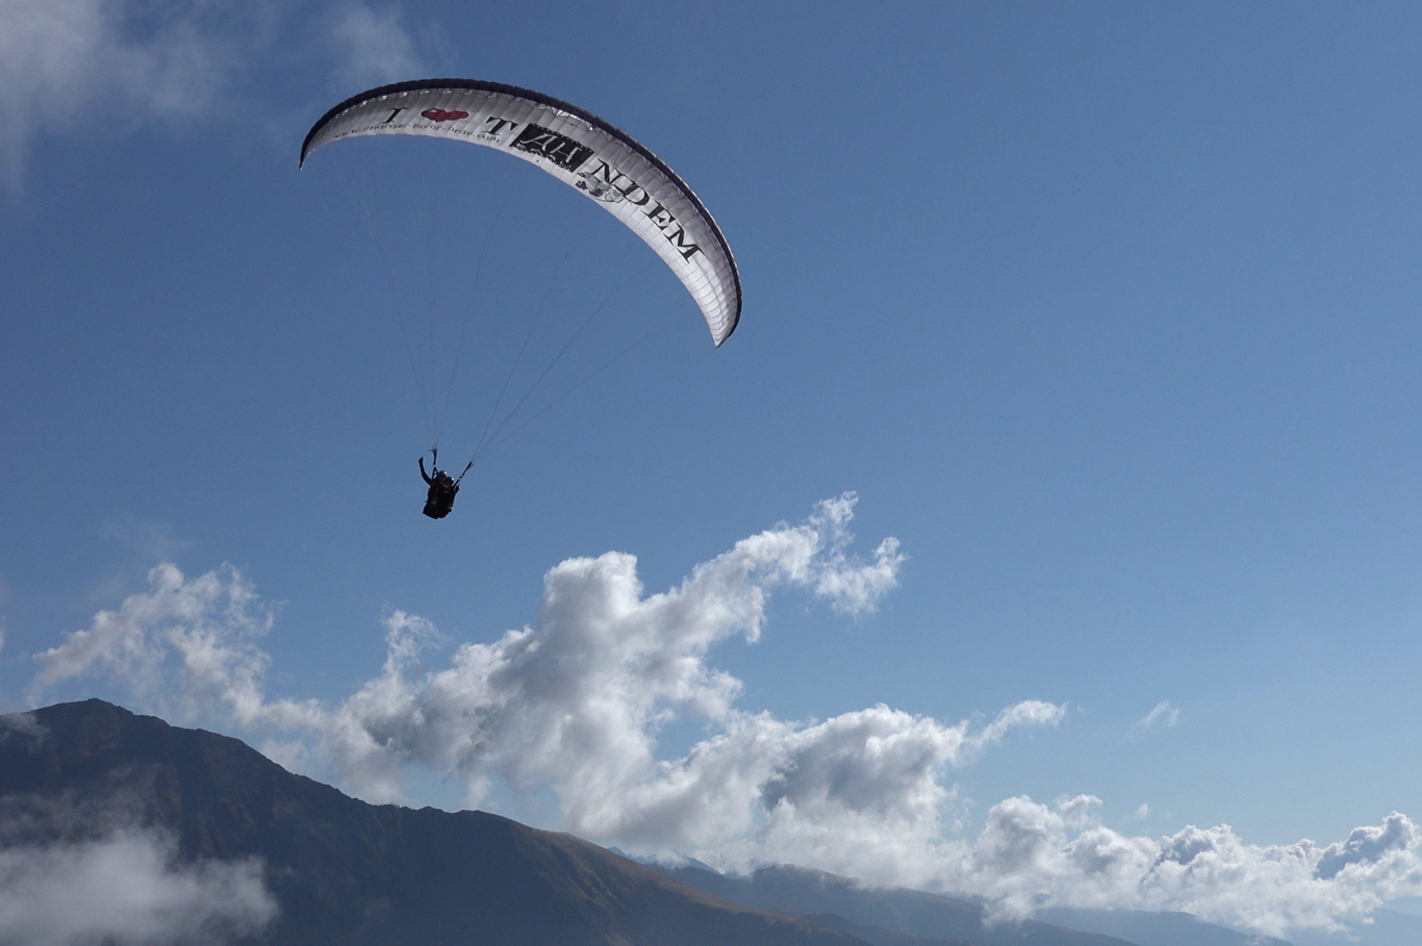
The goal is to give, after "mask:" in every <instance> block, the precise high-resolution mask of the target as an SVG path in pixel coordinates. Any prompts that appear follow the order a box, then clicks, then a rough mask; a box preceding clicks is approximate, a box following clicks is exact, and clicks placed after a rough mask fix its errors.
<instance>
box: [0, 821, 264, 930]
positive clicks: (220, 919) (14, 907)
mask: <svg viewBox="0 0 1422 946" xmlns="http://www.w3.org/2000/svg"><path fill="white" fill-rule="evenodd" d="M276 909H277V908H276V902H275V900H274V899H273V898H272V896H271V894H270V893H268V891H267V889H266V886H265V884H264V883H263V880H262V872H261V868H260V866H259V865H258V864H257V863H256V862H254V861H240V862H236V863H221V862H216V861H208V862H199V863H197V864H194V865H187V866H184V865H180V864H178V863H177V862H176V861H175V859H174V856H173V851H172V846H171V845H170V844H168V843H166V842H165V841H163V840H162V839H161V838H158V837H156V836H153V835H150V834H144V833H140V832H133V831H129V832H121V833H119V834H116V835H113V836H112V837H109V838H107V839H105V840H101V841H91V842H86V843H74V844H60V845H55V846H51V847H8V848H4V849H0V942H4V943H27V944H31V946H70V944H76V946H77V944H82V943H99V942H103V943H115V944H123V946H128V944H153V946H157V944H165V943H215V942H225V941H227V940H228V939H230V938H232V937H235V936H240V935H244V934H250V933H254V932H256V931H258V930H260V929H261V928H262V927H263V926H265V925H266V924H267V923H268V922H269V921H270V920H271V919H272V918H273V917H274V916H275V915H276Z"/></svg>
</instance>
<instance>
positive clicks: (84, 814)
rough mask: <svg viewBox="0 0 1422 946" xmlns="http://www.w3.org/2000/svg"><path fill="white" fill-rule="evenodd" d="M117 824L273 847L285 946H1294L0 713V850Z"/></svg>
mask: <svg viewBox="0 0 1422 946" xmlns="http://www.w3.org/2000/svg"><path fill="white" fill-rule="evenodd" d="M95 812H102V813H104V814H103V815H102V816H101V817H98V816H95V814H94V813H95ZM120 828H139V829H144V830H156V831H160V832H163V833H164V834H166V836H168V837H170V838H172V839H173V840H174V841H175V844H176V851H177V857H178V859H179V860H180V861H181V862H183V863H188V864H205V863H212V862H235V861H238V860H241V859H244V858H254V857H255V858H260V860H261V863H262V865H263V876H264V878H265V882H266V884H267V887H268V889H269V891H270V893H271V894H272V896H273V897H274V898H275V900H276V903H277V905H278V908H279V909H278V913H277V915H276V917H275V919H273V920H272V921H271V922H270V923H269V924H268V925H267V926H266V928H265V929H263V930H262V931H261V932H260V933H259V934H256V935H255V936H249V937H248V938H247V939H245V940H242V941H243V942H251V943H263V944H272V946H285V944H293V946H294V944H303V946H306V944H310V946H319V944H326V943H330V944H336V943H340V944H372V946H374V944H380V946H384V944H392V946H394V944H406V943H409V944H421V946H424V944H459V943H471V944H472V943H478V944H500V943H510V944H515V943H516V944H557V946H577V944H616V946H632V944H668V946H682V944H687V946H695V944H706V946H711V944H744V946H762V944H764V946H779V944H787V946H788V944H795V946H830V944H833V946H865V944H872V946H1249V944H1253V946H1264V944H1265V943H1266V942H1267V943H1268V946H1288V944H1284V943H1282V942H1281V941H1279V940H1273V941H1264V940H1258V939H1254V940H1251V939H1250V938H1249V937H1246V936H1244V935H1242V934H1240V933H1236V932H1234V931H1232V930H1226V929H1224V928H1223V927H1218V926H1211V925H1210V924H1206V923H1201V922H1199V921H1197V920H1195V919H1194V918H1192V917H1189V916H1186V915H1184V914H1137V913H1130V912H1115V913H1104V912H1100V911H1055V912H1052V913H1050V914H1048V915H1047V916H1046V918H1047V919H1048V920H1050V922H1043V921H1041V920H1037V921H1027V922H1023V923H1018V924H999V925H993V924H987V923H984V921H983V919H984V911H983V908H982V907H981V906H980V905H978V904H975V903H970V902H967V901H963V900H955V899H952V898H949V897H941V896H936V895H933V894H928V893H923V892H920V891H912V890H895V889H889V890H883V889H872V888H866V887H861V886H859V885H858V884H857V883H856V882H854V881H851V880H849V879H847V878H843V877H836V876H834V875H831V874H824V873H821V872H818V871H811V870H805V869H801V868H793V867H773V868H767V869H764V870H760V871H757V872H756V873H754V874H753V875H750V876H747V877H727V876H724V875H721V874H718V873H716V872H714V871H711V870H709V869H704V868H703V867H698V866H684V867H680V868H657V869H652V868H651V867H648V866H644V865H642V864H638V863H636V862H634V861H631V860H629V859H627V858H624V857H622V856H619V855H618V854H615V853H613V852H611V851H608V850H605V849H603V848H600V847H598V846H596V845H594V844H590V843H588V842H586V841H583V840H581V839H579V838H576V837H573V836H572V835H569V834H558V833H553V832H547V831H539V830H536V829H534V828H529V827H527V826H525V825H521V824H519V823H517V822H515V821H511V820H509V819H507V818H501V817H499V816H497V815H492V814H487V813H485V812H475V811H465V812H456V813H450V812H445V811H439V810H436V809H433V808H423V809H420V810H418V811H417V810H413V809H409V808H401V807H398V806H395V805H369V804H366V803H365V802H362V801H358V800H357V799H354V798H350V797H348V796H346V795H343V794H342V793H341V792H339V791H337V790H336V789H334V788H331V787H329V786H326V785H322V784H320V783H319V782H315V781H312V780H311V779H308V778H305V777H303V776H299V775H293V774H291V773H290V772H287V771H286V770H285V769H283V768H281V766H279V765H277V764H276V763H274V762H272V761H271V760H269V759H267V758H266V757H265V756H263V755H262V754H261V753H259V752H256V751H255V750H253V749H251V748H249V747H248V746H246V745H245V744H243V743H242V742H240V741H238V740H236V739H232V738H229V737H226V736H220V735H216V734H214V733H209V732H204V731H202V730H190V729H180V728H177V727H173V726H169V725H168V724H167V723H165V722H163V721H162V720H160V719H157V718H155V717H152V716H136V715H134V714H132V713H130V712H128V711H127V710H124V709H122V708H120V707H117V706H114V705H112V704H109V703H105V702H103V701H101V700H89V701H87V702H82V703H66V704H60V705H57V706H51V707H47V708H45V709H41V710H36V711H34V712H33V713H28V714H24V715H23V716H9V717H0V854H3V853H4V851H5V850H6V849H7V848H9V849H11V850H19V849H22V848H23V849H31V850H32V849H34V848H36V847H38V846H45V845H55V844H60V843H71V844H72V843H81V842H85V841H95V840H100V839H102V838H103V837H104V836H105V835H106V834H111V833H112V832H113V831H115V830H116V829H120ZM4 880H5V878H4V877H3V876H0V884H3V882H4ZM1405 919H1410V918H1405ZM0 938H3V932H0ZM1420 942H1422V941H1420ZM1379 946H1381V944H1379ZM1389 946H1391V943H1389Z"/></svg>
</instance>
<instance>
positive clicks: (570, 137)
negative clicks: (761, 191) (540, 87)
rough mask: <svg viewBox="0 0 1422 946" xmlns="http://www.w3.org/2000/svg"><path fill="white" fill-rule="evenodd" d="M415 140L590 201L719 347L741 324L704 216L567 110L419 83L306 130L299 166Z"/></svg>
mask: <svg viewBox="0 0 1422 946" xmlns="http://www.w3.org/2000/svg"><path fill="white" fill-rule="evenodd" d="M370 135H422V136H426V137H435V138H447V139H450V140H454V141H464V142H468V143H469V144H474V145H481V146H483V147H485V148H491V149H493V150H495V151H502V152H503V153H505V154H509V155H513V156H514V157H516V158H521V159H522V160H524V161H528V162H530V163H532V164H534V165H537V166H538V167H539V168H541V169H543V170H544V171H546V172H547V173H548V174H550V175H552V176H553V177H556V178H557V179H558V180H560V181H562V182H563V183H564V184H567V185H568V186H569V187H572V188H575V189H577V190H578V191H580V192H581V193H582V194H584V195H585V196H586V197H588V198H589V199H590V200H594V201H596V202H597V203H598V204H600V205H601V206H602V207H603V209H604V210H606V211H607V212H608V213H610V214H612V215H613V216H614V217H616V218H617V219H618V220H620V221H621V222H622V223H623V224H624V225H626V226H627V228H628V229H630V230H632V232H634V233H636V234H637V236H638V237H640V238H641V239H642V241H643V242H644V243H646V244H647V245H648V246H650V247H651V248H652V249H653V250H654V251H655V252H656V253H657V255H658V256H660V257H661V259H662V261H663V262H664V263H666V265H667V267H668V268H669V269H671V271H672V272H673V273H675V274H676V277H677V278H678V279H679V280H680V281H681V284H682V285H683V286H685V287H686V290H687V292H689V293H691V297H692V299H694V300H695V301H696V304H697V306H699V307H700V309H701V314H702V315H703V316H704V317H705V319H706V325H707V327H708V328H709V329H710V330H711V339H712V341H713V342H715V344H716V345H717V346H718V347H719V346H720V345H721V343H722V342H724V341H725V340H726V339H727V338H729V337H730V336H731V333H732V332H734V331H735V329H736V323H737V322H738V321H739V319H740V315H741V281H740V275H739V273H738V272H737V271H736V262H735V260H734V259H733V258H732V256H731V249H730V247H729V246H728V245H727V244H726V238H725V237H724V236H722V234H721V230H720V228H719V227H717V226H716V222H715V221H714V220H712V219H711V214H710V213H708V212H707V210H706V208H705V206H703V205H702V203H701V201H700V200H699V199H697V197H696V195H695V194H693V193H692V192H691V188H689V187H687V186H686V183H685V182H684V181H682V179H681V178H680V177H678V176H677V175H676V173H675V172H673V171H672V169H671V168H669V167H667V166H666V164H664V163H663V162H662V161H661V160H660V159H659V158H657V156H656V155H654V154H653V153H652V152H651V151H649V150H647V149H646V148H645V147H643V146H642V145H641V144H639V143H638V142H637V141H635V140H634V139H632V138H631V137H629V136H627V135H626V134H624V133H623V132H621V131H618V130H617V129H616V128H614V127H613V126H611V125H609V124H608V123H607V122H605V121H603V120H602V119H600V118H598V117H597V116H596V115H593V114H592V113H590V112H586V111H584V110H582V109H580V108H578V107H577V106H574V105H569V104H568V103H567V102H561V101H559V100H558V99H555V98H551V97H549V96H546V95H543V94H541V93H538V92H533V91H530V90H528V89H520V88H517V87H515V86H511V85H503V84H500V83H497V82H480V81H476V80H471V79H422V80H418V81H414V82H400V83H397V84H395V85H387V86H381V87H380V88H377V89H371V90H370V91H368V92H362V93H361V94H360V95H357V96H354V97H352V98H350V99H347V100H346V101H344V102H342V103H341V104H340V105H337V106H336V107H335V108H333V109H331V110H330V111H329V112H327V113H326V114H325V115H324V116H323V117H322V118H321V120H320V121H318V122H317V123H316V124H315V125H314V126H312V128H311V131H310V132H309V133H307V135H306V140H305V141H304V142H303V143H302V145H301V164H303V165H304V164H305V163H306V159H307V158H309V157H310V156H311V155H312V154H313V153H314V152H315V151H316V150H318V149H319V148H321V147H323V146H325V145H327V144H330V143H331V142H333V141H340V140H341V139H344V138H359V137H365V136H370Z"/></svg>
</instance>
